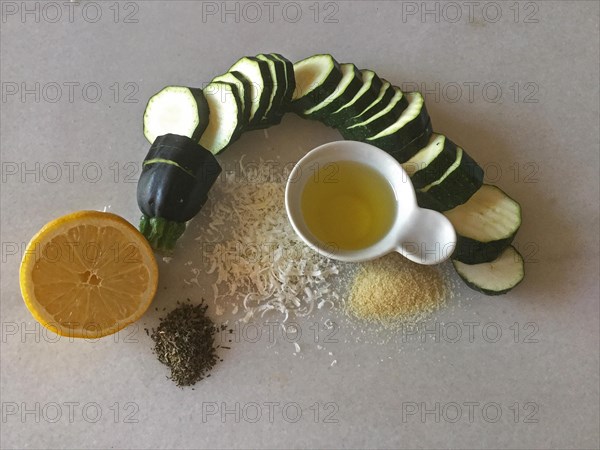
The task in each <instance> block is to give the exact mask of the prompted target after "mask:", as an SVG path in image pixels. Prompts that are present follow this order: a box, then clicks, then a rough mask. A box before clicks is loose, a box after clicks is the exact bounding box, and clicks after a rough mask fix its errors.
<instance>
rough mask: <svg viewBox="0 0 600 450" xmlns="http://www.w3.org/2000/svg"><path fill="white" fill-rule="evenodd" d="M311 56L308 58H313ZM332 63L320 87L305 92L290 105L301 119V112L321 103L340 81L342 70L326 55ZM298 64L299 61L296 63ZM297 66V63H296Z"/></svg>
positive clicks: (338, 64)
mask: <svg viewBox="0 0 600 450" xmlns="http://www.w3.org/2000/svg"><path fill="white" fill-rule="evenodd" d="M315 56H320V55H313V56H311V57H310V58H314V57H315ZM326 56H328V57H330V58H331V59H332V61H333V68H332V70H331V72H329V74H328V75H327V78H326V79H325V80H324V81H323V83H322V84H321V85H320V86H317V87H315V88H314V89H312V90H310V91H309V92H306V93H305V94H304V95H303V96H302V97H299V98H297V99H296V100H294V101H293V102H292V103H291V104H290V109H291V111H293V112H295V113H296V114H299V115H300V116H301V117H302V112H303V111H305V110H307V109H310V108H312V107H313V106H315V105H317V104H319V103H321V102H322V101H323V100H325V99H326V98H327V97H329V96H330V95H331V94H332V93H333V92H334V91H335V89H336V88H337V86H338V84H339V82H340V80H341V79H342V70H341V69H340V63H338V62H337V61H336V60H335V58H334V57H333V56H331V55H326ZM303 61H304V60H303ZM298 62H300V61H298ZM296 64H298V63H296Z"/></svg>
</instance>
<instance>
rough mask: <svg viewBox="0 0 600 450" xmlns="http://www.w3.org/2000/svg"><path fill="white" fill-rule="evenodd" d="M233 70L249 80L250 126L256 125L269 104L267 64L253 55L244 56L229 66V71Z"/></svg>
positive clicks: (269, 90) (269, 92) (269, 73)
mask: <svg viewBox="0 0 600 450" xmlns="http://www.w3.org/2000/svg"><path fill="white" fill-rule="evenodd" d="M233 71H237V72H240V73H242V74H243V75H244V76H245V77H246V78H248V79H249V80H250V82H251V89H250V93H251V107H250V126H253V125H256V124H258V123H259V122H260V121H261V120H262V119H263V116H264V115H265V112H266V111H267V108H268V107H269V104H270V99H271V89H270V87H271V86H272V85H273V80H272V78H271V72H270V70H269V64H268V63H266V62H265V61H261V60H260V59H258V58H256V57H254V56H244V57H242V58H240V59H238V60H237V61H236V62H235V64H233V66H231V67H230V68H229V72H233Z"/></svg>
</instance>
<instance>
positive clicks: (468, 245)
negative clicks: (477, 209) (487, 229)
mask: <svg viewBox="0 0 600 450" xmlns="http://www.w3.org/2000/svg"><path fill="white" fill-rule="evenodd" d="M516 234H517V232H516V231H515V233H513V234H512V235H511V236H508V237H506V238H504V239H499V240H497V241H490V242H480V241H476V240H475V239H471V238H468V237H465V236H461V235H460V234H458V233H457V234H456V249H455V250H454V253H452V259H455V260H457V261H460V262H463V263H465V264H481V263H487V262H491V261H493V260H495V259H496V258H497V257H498V256H500V254H501V253H502V252H503V251H504V250H505V249H506V248H507V247H508V246H509V245H510V244H511V242H512V241H513V239H514V237H515V235H516Z"/></svg>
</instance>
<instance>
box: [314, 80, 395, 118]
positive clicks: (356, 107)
mask: <svg viewBox="0 0 600 450" xmlns="http://www.w3.org/2000/svg"><path fill="white" fill-rule="evenodd" d="M360 78H361V80H362V86H361V88H360V89H359V91H358V92H357V93H356V95H355V96H354V98H353V99H352V100H350V101H349V102H348V103H346V104H345V105H343V106H341V107H340V108H338V109H337V110H336V111H333V112H332V113H331V114H330V115H329V116H328V117H324V118H323V122H324V123H325V124H326V125H329V126H331V127H334V128H336V127H340V126H341V125H342V124H344V123H345V122H346V121H347V120H349V119H351V118H352V117H354V116H356V115H358V114H360V113H361V112H363V111H364V110H365V109H366V108H367V107H368V106H369V105H370V104H371V103H373V101H374V100H375V99H376V98H377V96H378V95H379V91H380V90H381V87H382V86H383V81H382V80H381V78H379V77H378V76H377V74H376V73H375V72H373V71H372V70H368V69H363V70H361V71H360Z"/></svg>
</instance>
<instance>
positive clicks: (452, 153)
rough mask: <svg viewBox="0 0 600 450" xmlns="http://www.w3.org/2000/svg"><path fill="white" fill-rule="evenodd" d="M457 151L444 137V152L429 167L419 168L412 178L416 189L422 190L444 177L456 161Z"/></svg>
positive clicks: (454, 145) (453, 144)
mask: <svg viewBox="0 0 600 450" xmlns="http://www.w3.org/2000/svg"><path fill="white" fill-rule="evenodd" d="M456 149H457V146H456V144H455V143H454V142H452V141H451V140H450V139H448V138H447V137H445V136H444V148H443V149H442V151H441V152H440V153H439V154H438V155H437V157H436V158H435V159H434V160H433V161H431V162H430V163H429V164H428V165H427V167H423V168H421V169H419V168H417V171H416V172H415V173H414V174H413V176H412V177H411V178H410V179H411V181H412V184H413V186H414V188H415V189H421V188H423V187H425V186H427V185H428V184H431V183H433V182H434V181H435V180H438V179H439V178H440V177H441V176H442V175H444V174H445V173H446V171H447V170H448V169H449V168H450V166H452V163H453V162H454V161H456Z"/></svg>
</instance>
